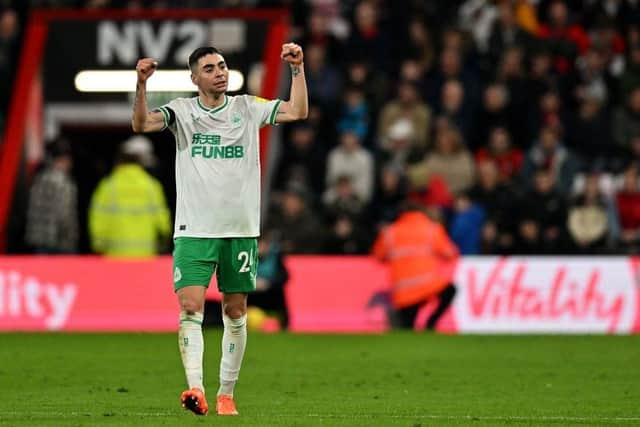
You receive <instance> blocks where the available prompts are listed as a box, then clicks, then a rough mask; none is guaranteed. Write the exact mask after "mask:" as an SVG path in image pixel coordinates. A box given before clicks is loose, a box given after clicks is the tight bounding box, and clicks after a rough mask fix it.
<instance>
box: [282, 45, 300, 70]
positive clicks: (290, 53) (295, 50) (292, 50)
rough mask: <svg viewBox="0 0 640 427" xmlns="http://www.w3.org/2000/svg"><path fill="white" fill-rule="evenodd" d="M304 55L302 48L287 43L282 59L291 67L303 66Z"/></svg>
mask: <svg viewBox="0 0 640 427" xmlns="http://www.w3.org/2000/svg"><path fill="white" fill-rule="evenodd" d="M303 57H304V54H303V53H302V48H301V47H300V46H299V45H297V44H295V43H285V44H283V45H282V52H281V53H280V58H282V59H283V60H285V61H287V62H288V63H289V64H291V65H300V64H302V60H303Z"/></svg>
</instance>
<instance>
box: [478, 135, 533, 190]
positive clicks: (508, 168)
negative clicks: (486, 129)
mask: <svg viewBox="0 0 640 427" xmlns="http://www.w3.org/2000/svg"><path fill="white" fill-rule="evenodd" d="M522 157H523V156H522V151H521V150H520V149H518V148H515V147H512V146H511V138H510V137H509V132H508V131H507V130H506V129H505V128H504V127H496V128H494V129H492V130H491V133H490V134H489V143H488V145H487V146H486V147H483V148H481V149H479V150H478V151H477V152H476V163H477V164H478V165H479V164H481V163H484V162H486V161H491V162H494V163H495V164H496V165H497V167H498V171H499V172H500V175H499V178H500V181H501V182H508V181H511V179H512V178H513V177H515V176H517V175H518V174H519V173H520V169H521V168H522Z"/></svg>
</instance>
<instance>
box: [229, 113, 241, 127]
mask: <svg viewBox="0 0 640 427" xmlns="http://www.w3.org/2000/svg"><path fill="white" fill-rule="evenodd" d="M241 124H242V116H241V115H240V114H238V113H233V115H232V116H231V126H233V127H238V126H240V125H241Z"/></svg>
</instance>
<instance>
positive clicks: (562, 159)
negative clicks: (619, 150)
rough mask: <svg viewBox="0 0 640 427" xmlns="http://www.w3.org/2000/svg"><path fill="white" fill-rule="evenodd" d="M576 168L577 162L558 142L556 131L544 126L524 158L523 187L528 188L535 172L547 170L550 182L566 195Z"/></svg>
mask: <svg viewBox="0 0 640 427" xmlns="http://www.w3.org/2000/svg"><path fill="white" fill-rule="evenodd" d="M578 168H579V165H578V161H577V160H576V158H575V157H574V156H573V154H572V153H571V152H570V151H569V150H567V148H566V147H565V146H564V144H562V142H561V141H560V139H559V135H558V131H557V129H556V128H554V127H551V126H545V127H543V128H542V129H541V130H540V139H539V140H538V141H536V143H535V144H534V146H533V147H531V149H530V150H529V152H528V153H527V155H526V157H525V160H524V166H523V168H522V177H523V180H524V184H525V187H527V188H530V187H531V183H532V178H533V175H534V173H535V171H536V170H538V169H545V170H548V171H549V172H550V173H552V174H553V178H552V181H553V182H556V183H557V186H558V190H559V191H560V192H561V193H562V194H568V193H569V190H570V189H571V184H572V183H573V178H574V176H575V174H576V173H577V172H578Z"/></svg>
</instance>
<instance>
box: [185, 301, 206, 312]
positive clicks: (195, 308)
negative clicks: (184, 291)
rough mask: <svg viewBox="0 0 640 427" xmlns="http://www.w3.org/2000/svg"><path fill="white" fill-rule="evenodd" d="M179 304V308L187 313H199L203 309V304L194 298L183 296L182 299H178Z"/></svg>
mask: <svg viewBox="0 0 640 427" xmlns="http://www.w3.org/2000/svg"><path fill="white" fill-rule="evenodd" d="M180 305H181V307H180V308H181V309H182V310H184V311H186V312H187V314H193V313H201V312H202V311H204V306H203V304H202V302H200V301H196V300H194V299H188V298H185V299H183V300H182V301H180Z"/></svg>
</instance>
